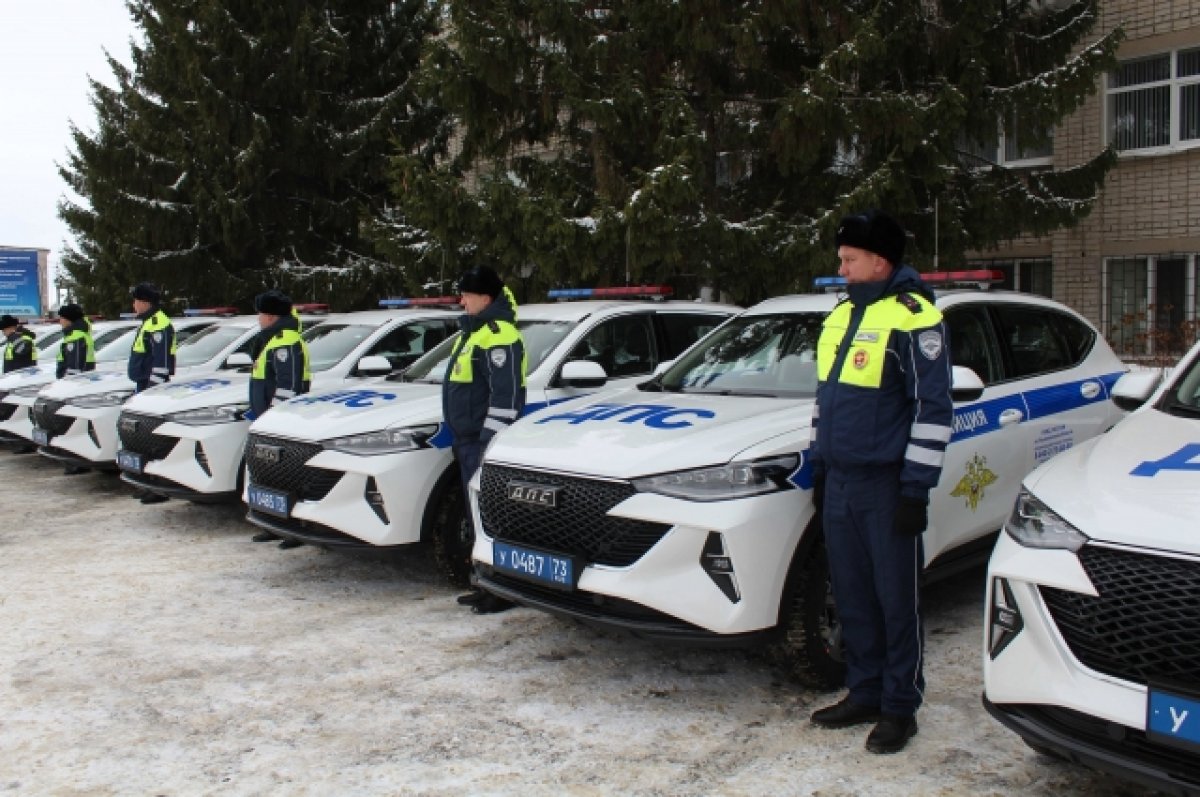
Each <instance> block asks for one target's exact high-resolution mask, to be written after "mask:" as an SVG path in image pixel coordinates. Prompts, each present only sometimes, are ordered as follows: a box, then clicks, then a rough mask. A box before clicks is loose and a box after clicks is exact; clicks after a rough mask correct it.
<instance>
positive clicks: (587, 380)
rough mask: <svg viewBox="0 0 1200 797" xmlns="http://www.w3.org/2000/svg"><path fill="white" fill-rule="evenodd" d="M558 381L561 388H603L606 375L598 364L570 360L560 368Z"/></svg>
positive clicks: (589, 361)
mask: <svg viewBox="0 0 1200 797" xmlns="http://www.w3.org/2000/svg"><path fill="white" fill-rule="evenodd" d="M559 381H561V382H562V385H563V387H603V386H604V383H605V382H607V381H608V374H607V373H605V372H604V368H603V367H602V366H601V365H600V363H594V362H592V361H591V360H571V361H570V362H568V363H566V364H564V365H563V367H562V373H561V374H560V375H559Z"/></svg>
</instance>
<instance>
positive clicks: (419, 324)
mask: <svg viewBox="0 0 1200 797" xmlns="http://www.w3.org/2000/svg"><path fill="white" fill-rule="evenodd" d="M446 334H447V328H446V325H445V323H443V322H442V321H437V320H433V321H415V322H413V323H411V324H402V325H400V326H397V327H396V328H395V329H393V330H391V331H390V332H388V333H387V334H386V335H384V336H383V337H382V338H381V339H380V340H379V341H378V342H377V343H376V344H375V345H374V346H372V347H371V351H370V352H369V354H372V355H375V356H377V357H384V358H386V359H387V361H388V362H389V363H391V364H392V368H394V369H397V370H399V369H401V368H407V367H408V366H410V365H412V364H413V363H414V362H416V361H417V358H419V357H420V356H421V355H422V354H424V353H425V352H427V351H429V350H430V349H432V348H433V347H434V346H436V345H437V344H439V343H441V342H442V341H443V340H444V339H445V337H446Z"/></svg>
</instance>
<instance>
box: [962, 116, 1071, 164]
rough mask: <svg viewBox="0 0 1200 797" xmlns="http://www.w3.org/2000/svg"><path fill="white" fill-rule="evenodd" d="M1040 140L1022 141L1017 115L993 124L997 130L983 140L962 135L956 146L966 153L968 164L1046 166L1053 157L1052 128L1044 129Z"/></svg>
mask: <svg viewBox="0 0 1200 797" xmlns="http://www.w3.org/2000/svg"><path fill="white" fill-rule="evenodd" d="M1046 135H1047V138H1046V141H1045V143H1043V144H1025V143H1023V142H1022V141H1021V140H1020V139H1019V138H1018V136H1017V124H1016V118H1015V116H1014V118H1013V119H1012V121H1011V123H1010V124H1009V125H1008V126H1007V127H1006V126H1005V125H1003V124H999V125H997V126H996V134H995V135H992V136H988V138H987V140H985V141H975V140H973V139H969V138H963V139H962V140H960V141H959V150H960V151H961V152H962V153H963V154H964V155H966V156H967V166H969V167H970V166H974V167H981V166H991V165H996V166H1008V167H1011V168H1022V167H1026V166H1048V165H1050V164H1051V162H1052V161H1053V157H1054V131H1053V129H1051V130H1049V131H1047V134H1046Z"/></svg>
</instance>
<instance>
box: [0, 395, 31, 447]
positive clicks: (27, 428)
mask: <svg viewBox="0 0 1200 797" xmlns="http://www.w3.org/2000/svg"><path fill="white" fill-rule="evenodd" d="M35 400H36V397H34V396H14V395H12V394H11V393H10V394H9V395H8V396H6V397H5V399H4V405H5V406H6V407H12V408H13V412H12V414H11V415H10V416H9V417H8V418H7V419H6V420H4V421H0V440H3V441H4V442H8V443H15V444H17V445H24V444H27V443H32V442H33V421H32V420H31V419H30V417H29V408H30V407H32V406H33V402H34V401H35Z"/></svg>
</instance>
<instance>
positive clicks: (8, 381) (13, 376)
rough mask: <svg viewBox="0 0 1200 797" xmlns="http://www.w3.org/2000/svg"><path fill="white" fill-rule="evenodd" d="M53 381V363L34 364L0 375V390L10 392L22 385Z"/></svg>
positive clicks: (27, 385)
mask: <svg viewBox="0 0 1200 797" xmlns="http://www.w3.org/2000/svg"><path fill="white" fill-rule="evenodd" d="M53 381H54V366H53V365H35V366H32V367H30V368H22V369H20V370H17V371H9V372H8V373H7V374H4V375H3V376H0V392H3V393H10V392H12V391H14V390H20V389H21V388H23V387H37V386H39V385H46V384H49V383H51V382H53Z"/></svg>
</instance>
